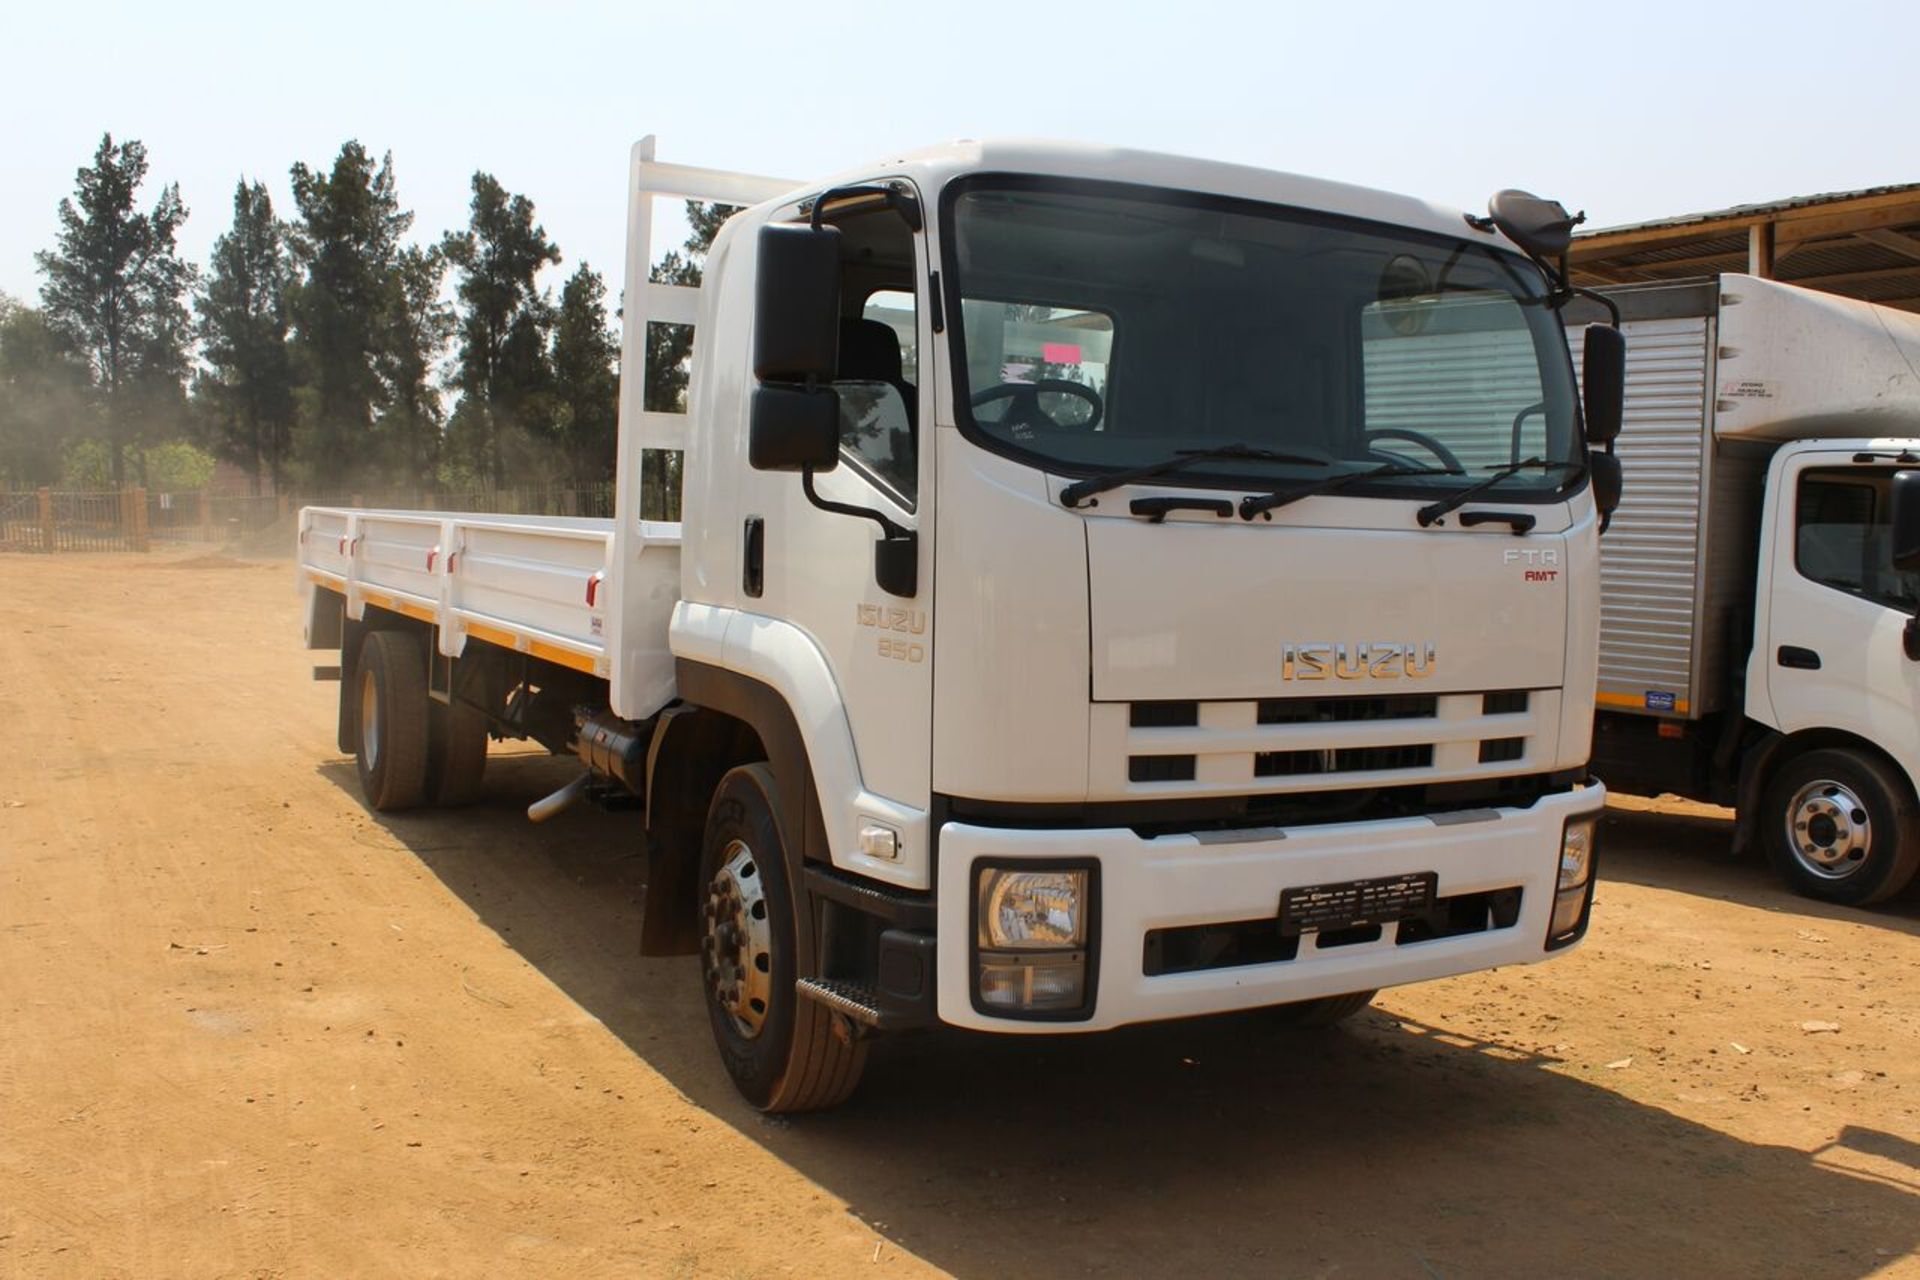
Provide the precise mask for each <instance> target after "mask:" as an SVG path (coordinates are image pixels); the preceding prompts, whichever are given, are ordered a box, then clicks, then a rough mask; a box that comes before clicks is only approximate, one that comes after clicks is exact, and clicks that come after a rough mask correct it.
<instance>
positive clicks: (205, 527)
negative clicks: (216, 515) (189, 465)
mask: <svg viewBox="0 0 1920 1280" xmlns="http://www.w3.org/2000/svg"><path fill="white" fill-rule="evenodd" d="M199 498H200V541H202V542H212V541H213V503H212V501H211V500H210V499H209V498H208V497H207V491H206V490H205V489H202V490H201V491H200V494H199Z"/></svg>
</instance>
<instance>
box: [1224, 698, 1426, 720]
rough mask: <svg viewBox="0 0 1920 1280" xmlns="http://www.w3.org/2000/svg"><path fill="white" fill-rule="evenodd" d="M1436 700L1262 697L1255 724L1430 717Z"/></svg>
mask: <svg viewBox="0 0 1920 1280" xmlns="http://www.w3.org/2000/svg"><path fill="white" fill-rule="evenodd" d="M1439 705H1440V704H1439V699H1438V698H1436V697H1434V696H1433V695H1432V694H1420V693H1405V694H1393V695H1386V696H1382V697H1377V698H1263V699H1261V701H1260V711H1259V714H1258V716H1257V717H1256V721H1257V723H1259V724H1314V723H1323V724H1348V723H1352V722H1353V721H1356V720H1431V719H1433V717H1434V716H1435V715H1436V714H1438V710H1439Z"/></svg>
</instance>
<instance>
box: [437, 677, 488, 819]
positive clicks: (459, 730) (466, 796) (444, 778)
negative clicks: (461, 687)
mask: <svg viewBox="0 0 1920 1280" xmlns="http://www.w3.org/2000/svg"><path fill="white" fill-rule="evenodd" d="M486 772H487V718H486V716H484V715H482V714H481V713H480V711H479V710H478V709H477V708H475V707H473V706H470V705H469V704H467V703H464V702H459V701H455V702H453V703H450V704H449V703H440V702H435V701H432V700H431V699H429V700H428V703H427V794H428V796H429V797H431V798H432V800H433V802H434V803H435V804H437V805H439V806H440V807H442V808H444V809H454V808H459V807H460V806H462V805H469V804H472V803H473V802H474V801H476V800H478V799H479V798H480V796H481V793H482V792H484V791H485V790H486Z"/></svg>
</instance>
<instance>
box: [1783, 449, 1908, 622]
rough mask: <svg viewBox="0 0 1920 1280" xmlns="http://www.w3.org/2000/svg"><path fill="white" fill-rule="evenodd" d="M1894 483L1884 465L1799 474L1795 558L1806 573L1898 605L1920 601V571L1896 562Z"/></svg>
mask: <svg viewBox="0 0 1920 1280" xmlns="http://www.w3.org/2000/svg"><path fill="white" fill-rule="evenodd" d="M1892 483H1893V472H1892V471H1891V470H1889V469H1887V468H1884V467H1819V468H1812V469H1809V470H1807V471H1803V472H1801V473H1800V493H1799V501H1798V503H1797V504H1796V510H1795V515H1794V531H1793V534H1794V539H1793V561H1794V565H1795V567H1797V568H1798V569H1799V570H1800V573H1801V574H1802V576H1804V577H1807V578H1810V579H1812V580H1813V581H1815V582H1818V583H1819V584H1821V585H1822V586H1826V587H1832V588H1833V589H1834V590H1836V591H1844V592H1846V593H1847V594H1848V595H1853V596H1860V597H1862V598H1864V599H1867V600H1871V601H1873V602H1874V603H1876V604H1883V605H1887V606H1888V607H1890V608H1894V609H1902V610H1906V609H1912V608H1913V607H1914V605H1915V604H1916V603H1920V574H1914V573H1902V572H1901V571H1899V570H1898V569H1895V568H1894V567H1893V530H1892V527H1891V523H1890V522H1891V520H1892V509H1893V503H1892V488H1891V486H1892Z"/></svg>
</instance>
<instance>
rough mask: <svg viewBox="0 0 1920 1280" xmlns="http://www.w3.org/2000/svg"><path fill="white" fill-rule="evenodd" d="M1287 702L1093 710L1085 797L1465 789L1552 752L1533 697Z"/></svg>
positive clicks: (1421, 694) (1349, 695) (1297, 696)
mask: <svg viewBox="0 0 1920 1280" xmlns="http://www.w3.org/2000/svg"><path fill="white" fill-rule="evenodd" d="M1285 692H1286V693H1287V694H1288V695H1291V696H1285V697H1266V698H1221V699H1187V698H1142V699H1140V700H1138V701H1132V700H1129V701H1126V702H1115V703H1095V704H1094V710H1093V716H1092V719H1091V723H1090V728H1091V729H1092V731H1093V743H1094V746H1093V758H1092V760H1091V762H1090V763H1091V772H1090V775H1089V779H1088V781H1089V786H1090V788H1091V790H1092V792H1093V793H1094V794H1096V795H1104V796H1119V795H1132V796H1138V797H1140V798H1141V799H1146V798H1148V797H1153V798H1156V799H1160V798H1165V797H1169V796H1173V795H1191V796H1194V797H1196V798H1197V797H1200V796H1203V795H1208V796H1216V797H1224V796H1228V795H1232V794H1234V793H1235V792H1240V793H1243V794H1249V795H1251V794H1261V793H1271V794H1279V793H1293V792H1305V791H1312V790H1322V789H1338V790H1351V791H1360V790H1363V789H1372V788H1379V787H1383V786H1396V785H1400V784H1403V783H1407V782H1412V781H1416V780H1420V779H1422V778H1423V777H1424V776H1427V775H1431V776H1432V777H1433V778H1434V779H1435V780H1446V781H1464V780H1467V779H1469V778H1472V777H1475V776H1488V777H1499V776H1502V775H1504V774H1506V773H1509V772H1512V771H1516V770H1520V769H1525V768H1527V767H1528V766H1529V765H1532V764H1535V763H1536V762H1535V760H1534V757H1535V756H1536V755H1540V754H1542V753H1543V751H1544V750H1548V749H1550V748H1551V746H1552V744H1553V743H1554V742H1556V741H1557V740H1558V734H1557V722H1556V721H1555V720H1554V719H1553V716H1554V712H1555V705H1554V701H1553V699H1551V698H1548V697H1542V696H1536V695H1538V694H1539V693H1540V691H1539V690H1529V689H1493V690H1478V689H1476V690H1470V691H1461V692H1457V693H1456V692H1444V693H1442V692H1430V691H1429V690H1428V689H1426V688H1424V687H1422V686H1420V685H1419V684H1416V683H1413V682H1400V683H1396V684H1394V685H1391V686H1388V687H1385V688H1379V689H1375V688H1374V687H1371V686H1369V685H1366V684H1357V683H1355V682H1352V681H1343V682H1340V683H1338V684H1335V683H1328V684H1326V685H1324V686H1322V687H1321V688H1319V689H1318V690H1316V691H1315V692H1314V693H1312V694H1310V695H1302V694H1301V691H1300V690H1298V689H1295V688H1286V690H1285Z"/></svg>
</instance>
